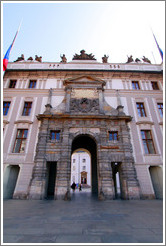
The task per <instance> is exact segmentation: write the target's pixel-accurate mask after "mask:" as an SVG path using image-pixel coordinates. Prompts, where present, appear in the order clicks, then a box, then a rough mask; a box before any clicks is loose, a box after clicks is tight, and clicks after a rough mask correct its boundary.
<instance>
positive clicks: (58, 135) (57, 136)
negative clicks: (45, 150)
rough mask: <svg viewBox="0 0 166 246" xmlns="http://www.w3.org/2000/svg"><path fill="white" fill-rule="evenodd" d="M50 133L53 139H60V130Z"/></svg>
mask: <svg viewBox="0 0 166 246" xmlns="http://www.w3.org/2000/svg"><path fill="white" fill-rule="evenodd" d="M50 135H51V136H50V138H51V140H60V131H51V132H50Z"/></svg>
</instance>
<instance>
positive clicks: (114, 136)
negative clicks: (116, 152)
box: [109, 131, 118, 141]
mask: <svg viewBox="0 0 166 246" xmlns="http://www.w3.org/2000/svg"><path fill="white" fill-rule="evenodd" d="M109 140H110V141H113V140H118V132H115V131H114V132H109Z"/></svg>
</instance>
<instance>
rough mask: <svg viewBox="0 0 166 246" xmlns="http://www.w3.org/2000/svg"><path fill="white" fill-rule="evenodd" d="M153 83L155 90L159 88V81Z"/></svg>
mask: <svg viewBox="0 0 166 246" xmlns="http://www.w3.org/2000/svg"><path fill="white" fill-rule="evenodd" d="M151 85H152V88H153V90H159V86H158V84H157V82H151Z"/></svg>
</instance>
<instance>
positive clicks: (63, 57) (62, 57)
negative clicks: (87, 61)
mask: <svg viewBox="0 0 166 246" xmlns="http://www.w3.org/2000/svg"><path fill="white" fill-rule="evenodd" d="M61 59H62V60H61V62H63V63H66V62H67V58H66V56H65V54H63V56H61Z"/></svg>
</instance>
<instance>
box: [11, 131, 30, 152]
mask: <svg viewBox="0 0 166 246" xmlns="http://www.w3.org/2000/svg"><path fill="white" fill-rule="evenodd" d="M19 131H21V137H20V136H19ZM25 131H26V133H25ZM24 133H25V137H24ZM27 135H28V129H17V133H16V138H15V142H14V146H13V151H12V153H24V152H25V148H24V151H23V152H21V151H20V150H21V147H22V145H23V144H25V146H26V140H27ZM19 140H20V143H19ZM17 142H18V145H19V151H18V152H16V146H17ZM24 142H25V143H24Z"/></svg>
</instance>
